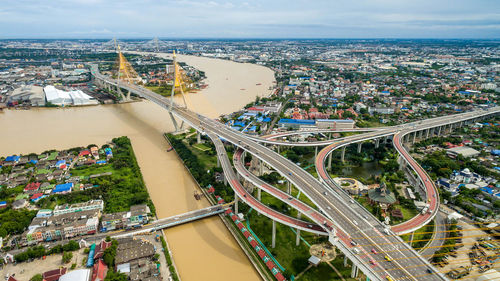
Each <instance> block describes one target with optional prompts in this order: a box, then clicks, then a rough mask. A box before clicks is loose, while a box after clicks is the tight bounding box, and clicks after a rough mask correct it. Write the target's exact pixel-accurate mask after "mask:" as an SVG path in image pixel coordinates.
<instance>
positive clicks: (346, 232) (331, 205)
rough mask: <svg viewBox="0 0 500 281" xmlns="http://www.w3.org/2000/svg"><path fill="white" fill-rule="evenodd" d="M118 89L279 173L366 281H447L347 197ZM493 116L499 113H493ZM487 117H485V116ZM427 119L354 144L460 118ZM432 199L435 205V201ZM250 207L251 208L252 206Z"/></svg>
mask: <svg viewBox="0 0 500 281" xmlns="http://www.w3.org/2000/svg"><path fill="white" fill-rule="evenodd" d="M92 74H93V75H94V77H96V78H97V79H100V80H101V81H103V82H104V83H107V84H110V85H112V86H117V84H118V83H117V82H116V80H113V79H111V78H109V77H106V76H103V75H101V74H100V73H99V72H98V71H97V68H96V66H93V67H92ZM119 87H120V88H123V89H126V90H128V91H131V92H133V93H135V94H137V95H139V96H141V97H143V98H146V99H148V100H150V101H153V102H155V103H157V104H158V105H160V106H162V107H164V108H165V109H167V110H169V111H170V112H171V113H173V114H174V115H176V116H177V117H178V118H180V119H181V120H183V121H185V122H187V123H188V124H189V125H190V126H192V127H193V128H195V129H197V130H198V131H200V132H202V133H206V134H209V136H210V137H211V138H212V140H215V141H214V143H216V147H218V149H217V150H218V155H219V156H220V157H222V158H223V159H222V160H224V158H227V155H226V154H225V151H224V152H223V151H222V150H221V147H220V144H217V143H218V141H216V140H217V139H219V138H222V139H223V140H224V141H226V142H230V143H232V144H234V145H236V146H238V147H239V148H241V149H244V150H245V151H247V152H248V153H251V154H252V155H253V156H255V157H257V158H259V159H260V160H262V161H264V162H265V163H266V164H267V165H268V166H270V167H272V168H273V169H275V170H276V171H278V172H279V173H280V174H281V175H282V176H284V177H285V178H286V179H287V180H289V181H290V182H291V183H292V184H294V185H295V186H296V187H297V188H298V189H299V190H300V191H301V192H302V193H303V194H305V195H306V196H307V197H308V198H310V199H311V201H313V203H314V204H315V205H316V206H317V207H318V208H319V210H320V211H321V212H322V213H323V214H324V216H326V217H327V218H329V220H326V221H325V220H324V219H323V218H324V217H323V218H322V217H319V216H316V215H313V214H311V213H309V214H308V213H304V215H306V216H308V217H309V218H310V219H311V220H313V221H314V222H315V223H316V224H318V225H321V226H322V227H323V228H324V229H325V230H326V231H328V233H329V234H330V241H331V242H333V243H334V244H335V245H337V246H338V247H339V248H340V249H341V250H342V251H343V252H344V253H346V255H347V256H349V258H350V259H351V260H352V261H353V262H354V263H355V264H356V265H358V266H359V267H360V269H361V270H362V271H363V272H364V273H365V274H366V275H367V276H368V277H370V279H371V280H384V279H386V278H387V277H388V276H390V277H391V278H392V279H393V280H446V277H444V276H443V275H442V274H440V273H439V272H438V271H437V270H436V269H435V268H433V267H432V266H431V265H430V264H429V262H428V261H427V260H426V259H424V258H422V257H421V256H420V255H419V254H418V253H417V252H416V251H414V250H413V249H412V248H411V247H410V246H409V245H408V244H406V243H404V242H403V241H402V240H401V238H399V236H397V235H396V234H394V233H393V232H392V231H387V230H386V227H385V225H384V224H382V223H381V222H379V221H378V220H377V219H376V218H375V217H373V216H372V215H371V214H369V213H368V212H367V211H366V210H365V209H364V208H363V207H362V206H360V205H359V204H357V203H351V201H350V199H349V198H350V197H349V195H347V194H346V193H345V192H343V191H339V190H336V189H332V188H331V187H330V186H329V185H325V184H324V183H322V182H320V181H318V180H317V179H316V178H314V177H313V176H312V175H311V174H309V173H308V172H306V171H305V170H303V169H302V168H300V167H298V166H297V165H295V164H294V163H292V162H291V161H289V160H288V159H286V158H284V157H282V156H281V155H279V154H278V153H276V152H274V151H273V150H271V149H269V148H267V147H265V146H263V145H261V144H259V143H257V142H256V141H255V140H253V139H251V138H249V137H248V136H247V135H244V134H242V133H240V132H236V131H233V130H232V129H230V128H228V127H226V126H225V125H223V124H221V123H219V122H217V121H215V120H212V119H210V118H207V117H204V116H202V115H199V114H197V113H194V112H192V111H190V110H188V109H187V108H184V107H181V106H178V105H177V104H175V103H173V102H172V101H171V100H170V99H168V98H165V97H162V96H160V95H157V94H155V93H154V92H151V91H149V90H147V89H144V88H142V87H139V86H136V85H132V84H126V85H125V84H122V83H120V85H119ZM496 112H498V108H496V109H495V113H496ZM491 113H492V112H485V114H491ZM466 114H467V113H466ZM472 114H477V113H472ZM476 117H477V116H476V115H470V113H469V115H465V114H464V115H463V117H462V119H464V120H466V119H471V118H476ZM431 120H432V121H431V122H421V123H414V124H412V123H410V124H405V125H401V126H395V127H391V128H392V130H394V131H390V132H389V131H387V130H376V131H374V132H369V133H366V134H363V135H365V136H364V139H361V140H359V141H364V140H367V139H374V138H380V137H382V136H387V135H393V134H395V133H396V132H402V131H404V130H405V129H406V130H408V132H411V131H415V130H416V129H417V125H418V129H419V130H421V129H424V128H425V127H433V126H436V122H439V123H440V124H441V125H444V124H446V123H447V122H448V123H450V124H451V123H454V122H459V121H457V120H461V119H457V118H456V117H455V118H453V117H452V118H450V117H449V116H448V117H447V118H436V119H431ZM433 122H434V123H433ZM412 126H413V127H412ZM403 134H404V132H403ZM353 137H355V136H353ZM348 138H349V137H348ZM346 139H347V138H346ZM222 148H223V147H222ZM220 154H222V155H220ZM227 162H228V161H226V160H224V161H222V163H223V166H224V165H225V166H226V167H225V170H226V171H227V170H229V169H230V170H231V171H232V167H230V166H227V165H228V164H227ZM224 163H226V164H224ZM409 164H410V165H411V163H409ZM230 174H231V173H228V175H226V176H228V181H229V182H230V183H231V186H234V185H236V182H238V181H237V179H236V178H235V177H234V176H230ZM233 174H234V173H233ZM238 183H239V182H238ZM233 188H234V187H233ZM252 198H253V197H252ZM242 199H243V198H242ZM437 199H438V198H436V201H438V200H437ZM243 200H244V201H245V202H247V201H252V199H250V198H248V200H245V199H243ZM254 200H255V199H254ZM257 202H258V201H257ZM251 203H252V204H256V202H251ZM252 204H250V205H252ZM434 211H435V210H434ZM355 249H357V250H355ZM358 253H359V254H358ZM384 255H387V256H388V257H389V258H390V259H391V260H392V261H386V260H385V259H384Z"/></svg>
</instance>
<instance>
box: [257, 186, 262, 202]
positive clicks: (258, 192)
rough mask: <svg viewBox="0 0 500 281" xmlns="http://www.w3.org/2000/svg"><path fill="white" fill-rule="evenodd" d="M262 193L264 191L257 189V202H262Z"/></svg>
mask: <svg viewBox="0 0 500 281" xmlns="http://www.w3.org/2000/svg"><path fill="white" fill-rule="evenodd" d="M261 193H262V189H260V188H257V200H259V201H260V200H261V199H260V198H261Z"/></svg>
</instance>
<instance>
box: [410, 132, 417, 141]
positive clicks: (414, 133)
mask: <svg viewBox="0 0 500 281" xmlns="http://www.w3.org/2000/svg"><path fill="white" fill-rule="evenodd" d="M416 138H417V132H413V140H412V142H411V143H412V144H415V139H416Z"/></svg>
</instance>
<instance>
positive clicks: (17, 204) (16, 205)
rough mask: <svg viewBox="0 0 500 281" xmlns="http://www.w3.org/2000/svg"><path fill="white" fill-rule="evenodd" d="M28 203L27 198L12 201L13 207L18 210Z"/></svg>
mask: <svg viewBox="0 0 500 281" xmlns="http://www.w3.org/2000/svg"><path fill="white" fill-rule="evenodd" d="M27 205H28V200H26V199H19V200H16V201H14V202H12V209H14V210H18V209H22V208H24V207H26V206H27Z"/></svg>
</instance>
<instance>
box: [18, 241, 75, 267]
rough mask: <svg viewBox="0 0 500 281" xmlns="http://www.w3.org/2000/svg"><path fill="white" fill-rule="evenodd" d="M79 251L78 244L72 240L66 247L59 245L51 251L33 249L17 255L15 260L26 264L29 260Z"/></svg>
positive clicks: (43, 248) (38, 248)
mask: <svg viewBox="0 0 500 281" xmlns="http://www.w3.org/2000/svg"><path fill="white" fill-rule="evenodd" d="M78 249H80V246H79V245H78V242H76V241H74V240H71V241H69V242H68V243H67V244H65V245H57V246H54V247H53V248H52V249H50V250H47V249H45V247H44V246H36V247H31V248H29V249H27V250H26V251H24V252H21V253H19V254H16V255H15V256H14V259H15V260H16V262H24V261H27V260H29V259H36V258H41V257H43V256H47V255H52V254H60V253H63V252H65V253H68V252H71V251H76V250H78Z"/></svg>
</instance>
